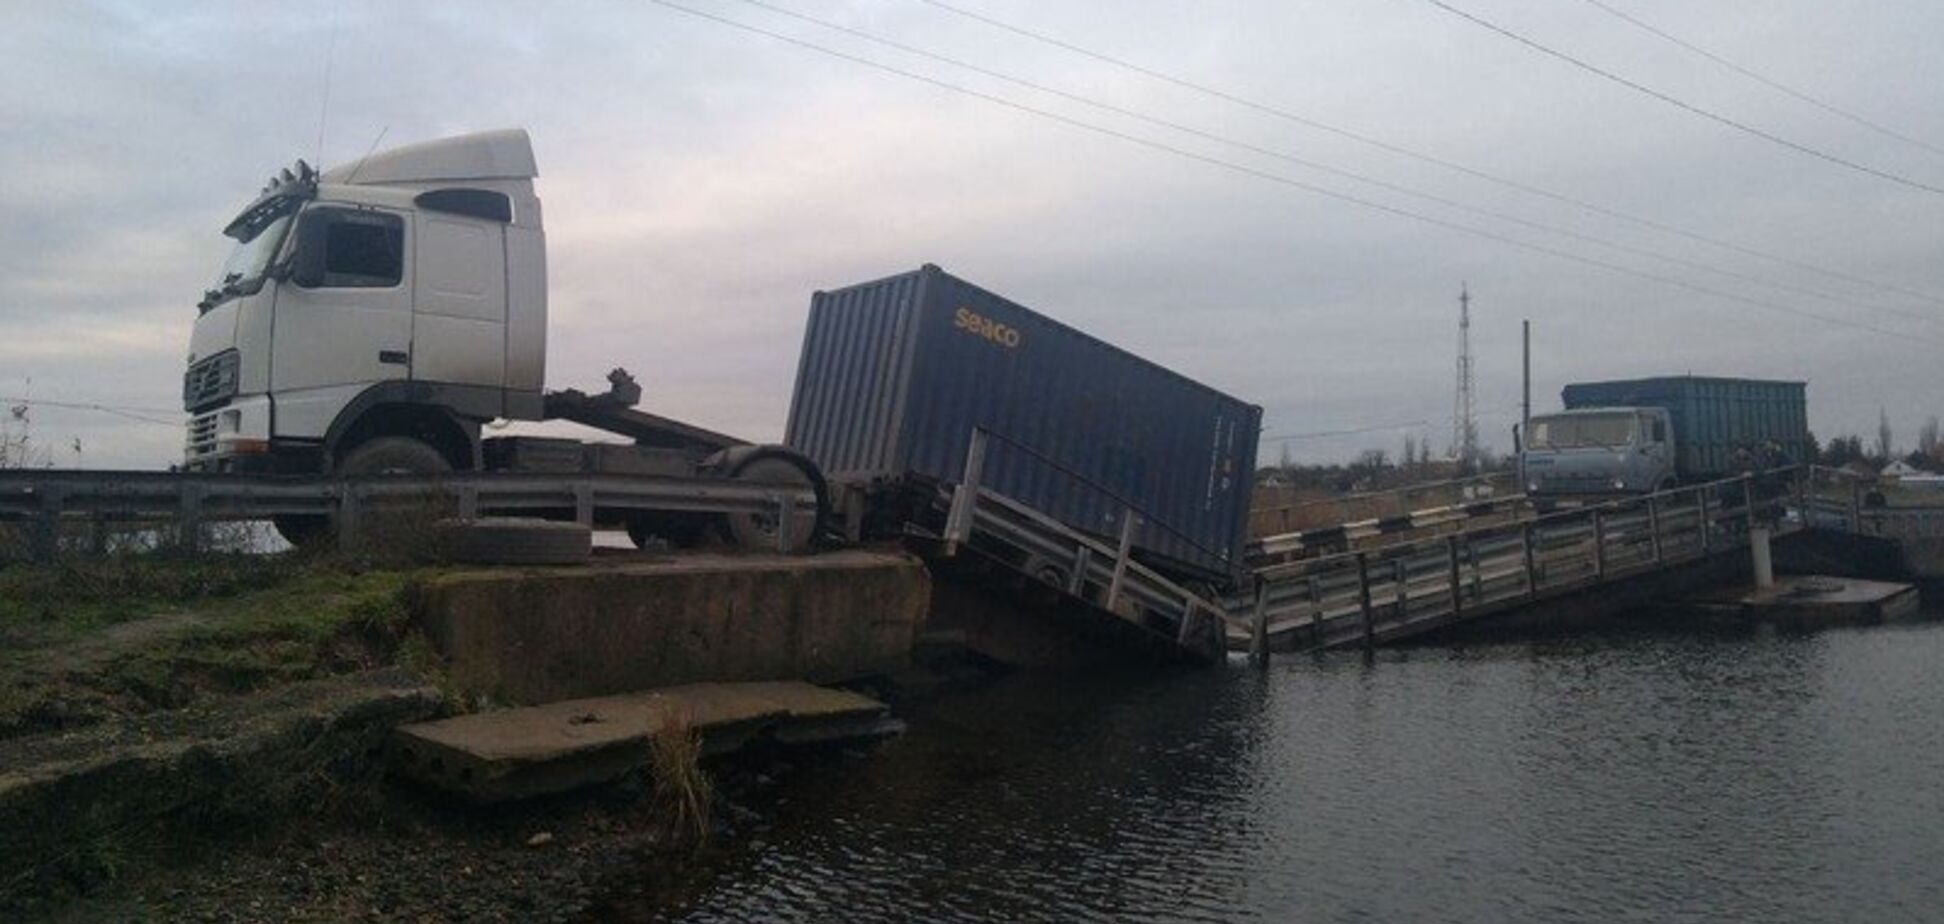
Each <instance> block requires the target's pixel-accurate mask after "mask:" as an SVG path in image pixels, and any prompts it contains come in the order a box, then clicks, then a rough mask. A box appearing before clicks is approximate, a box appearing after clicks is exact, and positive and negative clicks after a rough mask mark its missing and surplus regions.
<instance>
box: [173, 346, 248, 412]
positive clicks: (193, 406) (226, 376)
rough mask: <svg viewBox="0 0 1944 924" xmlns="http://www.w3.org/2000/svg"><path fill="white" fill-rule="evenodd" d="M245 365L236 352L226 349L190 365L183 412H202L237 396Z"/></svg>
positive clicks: (183, 378) (183, 400)
mask: <svg viewBox="0 0 1944 924" xmlns="http://www.w3.org/2000/svg"><path fill="white" fill-rule="evenodd" d="M241 365H242V362H241V358H240V357H239V356H238V354H237V352H236V351H235V350H224V351H223V352H221V353H218V354H216V355H214V356H210V357H207V358H205V359H204V360H203V361H202V362H199V363H197V364H195V365H193V366H190V367H189V371H188V372H186V373H183V376H182V408H183V410H186V411H200V410H202V409H204V408H207V407H210V406H212V405H215V404H220V403H222V402H224V401H227V400H229V399H230V398H233V397H235V396H236V385H237V382H236V380H237V373H238V370H239V368H240V367H241Z"/></svg>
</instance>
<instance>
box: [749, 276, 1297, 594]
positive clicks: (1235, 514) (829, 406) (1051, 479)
mask: <svg viewBox="0 0 1944 924" xmlns="http://www.w3.org/2000/svg"><path fill="white" fill-rule="evenodd" d="M1261 422H1262V409H1261V408H1259V407H1256V406H1255V405H1252V404H1248V403H1247V402H1244V401H1241V400H1238V399H1236V398H1233V397H1230V396H1228V395H1226V394H1223V393H1222V392H1219V391H1217V390H1215V389H1213V388H1210V387H1208V386H1207V385H1203V384H1201V383H1199V382H1196V381H1194V380H1192V379H1189V378H1187V377H1186V376H1183V375H1180V374H1178V373H1175V372H1172V371H1170V370H1168V369H1165V368H1162V367H1161V366H1158V365H1156V364H1154V363H1152V362H1149V361H1147V360H1145V359H1142V358H1140V357H1138V356H1135V355H1134V354H1132V353H1129V352H1127V351H1125V350H1122V349H1119V348H1118V347H1114V346H1112V345H1110V344H1107V343H1104V342H1102V341H1100V340H1097V339H1095V338H1093V337H1090V336H1088V335H1086V334H1083V333H1081V332H1080V331H1078V330H1075V329H1073V328H1071V327H1068V326H1066V325H1064V324H1061V323H1059V322H1057V321H1054V320H1052V319H1050V318H1048V317H1046V316H1044V315H1041V314H1038V313H1036V312H1034V311H1031V310H1029V309H1027V308H1025V307H1023V306H1021V305H1018V304H1015V303H1013V302H1010V301H1007V300H1006V299H1004V298H1001V297H999V296H998V295H994V294H993V293H991V292H988V291H986V290H984V289H981V288H979V287H978V286H975V285H973V284H971V283H969V282H966V281H964V280H961V279H958V278H956V277H954V276H952V275H951V274H949V273H946V272H945V271H944V270H941V269H939V268H938V267H936V266H931V265H926V266H924V267H923V268H921V269H918V270H916V271H913V272H909V273H904V274H901V275H898V276H893V277H890V278H888V279H880V280H877V281H874V282H867V283H863V284H860V285H856V286H851V287H848V288H844V289H838V290H834V291H827V292H818V293H816V295H815V296H814V297H813V299H812V301H811V305H810V317H809V320H808V322H807V325H806V327H805V330H804V336H803V354H802V358H801V359H800V360H799V363H798V366H797V381H796V391H795V395H794V397H793V399H792V401H791V405H790V418H789V429H788V435H787V436H786V437H785V443H786V444H787V445H789V446H791V447H794V448H795V449H796V450H797V451H799V452H802V453H804V454H805V455H807V456H809V457H810V458H812V459H814V460H816V464H817V465H818V466H820V467H821V469H822V471H823V472H824V474H825V477H827V478H828V479H829V480H830V482H831V484H832V486H833V487H834V488H843V489H847V490H848V491H849V492H850V493H852V494H855V493H857V492H860V491H862V492H870V491H872V490H874V489H878V488H883V489H886V490H896V489H898V488H899V487H909V486H912V485H914V484H915V485H918V486H919V487H920V489H921V490H920V491H919V492H918V493H919V494H920V496H935V492H930V493H929V494H928V493H927V492H925V491H923V490H922V489H923V488H924V486H926V485H936V484H951V483H955V482H957V481H959V480H960V479H961V478H963V475H964V470H965V459H966V450H967V447H968V445H969V443H970V441H971V439H972V433H973V430H974V429H975V428H976V429H980V430H984V431H985V432H986V433H987V434H988V435H989V436H988V440H987V447H986V451H985V456H984V464H983V466H982V469H981V483H982V484H983V485H984V486H985V487H988V488H990V489H992V490H994V491H997V492H999V493H1001V494H1004V495H1006V496H1008V497H1010V498H1012V499H1013V500H1016V501H1019V502H1020V503H1023V504H1025V505H1027V506H1029V507H1031V508H1032V509H1034V510H1036V511H1039V512H1040V513H1042V514H1044V515H1046V516H1048V517H1051V518H1053V519H1056V520H1059V521H1060V522H1062V523H1064V524H1066V525H1067V526H1068V527H1070V528H1073V529H1077V530H1080V531H1082V532H1087V533H1091V534H1094V535H1097V536H1101V537H1109V538H1111V537H1114V536H1116V535H1118V534H1119V532H1120V530H1121V523H1122V518H1123V517H1124V516H1126V515H1127V513H1128V511H1129V510H1133V511H1134V512H1135V513H1136V515H1137V516H1138V517H1139V518H1140V520H1139V523H1138V524H1137V532H1136V534H1135V535H1136V538H1135V541H1134V546H1133V550H1134V552H1135V555H1136V557H1139V558H1141V559H1142V560H1143V561H1145V562H1146V563H1148V564H1149V565H1151V566H1153V567H1155V568H1156V569H1157V570H1159V571H1162V572H1163V573H1165V574H1168V575H1170V576H1171V577H1175V578H1177V579H1179V580H1190V581H1206V582H1208V583H1212V584H1216V585H1218V586H1219V585H1225V584H1227V583H1228V582H1229V581H1230V579H1231V578H1233V577H1234V576H1235V575H1236V574H1237V573H1238V572H1239V570H1240V569H1241V568H1242V544H1243V542H1244V539H1245V531H1246V529H1247V526H1248V518H1249V501H1250V494H1251V491H1252V489H1253V478H1252V475H1253V473H1254V471H1255V458H1256V440H1257V437H1258V436H1259V430H1260V428H1261ZM862 506H863V507H864V508H865V509H871V510H896V509H897V505H895V504H884V503H878V502H873V503H870V504H866V505H862ZM906 516H910V517H911V518H913V519H917V520H921V519H922V515H920V514H906ZM898 519H903V516H901V517H899V518H898ZM857 531H858V532H862V533H864V534H870V533H872V532H874V530H872V529H870V528H868V526H867V527H866V528H864V529H861V530H857Z"/></svg>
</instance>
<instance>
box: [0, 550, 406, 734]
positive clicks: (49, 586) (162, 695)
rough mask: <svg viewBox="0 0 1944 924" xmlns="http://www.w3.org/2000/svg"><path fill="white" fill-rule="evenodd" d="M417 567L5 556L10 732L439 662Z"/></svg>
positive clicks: (0, 610)
mask: <svg viewBox="0 0 1944 924" xmlns="http://www.w3.org/2000/svg"><path fill="white" fill-rule="evenodd" d="M417 578H418V572H415V571H410V570H364V569H360V568H356V567H351V566H347V565H346V564H345V563H343V562H338V561H331V560H326V559H319V558H315V557H306V556H302V555H299V554H295V553H293V554H286V555H248V554H227V555H198V556H157V555H126V556H109V557H105V558H86V559H83V558H76V559H68V560H62V561H59V562H56V563H52V564H23V563H16V564H11V565H0V739H4V738H6V737H11V736H14V735H20V734H29V733H33V732H36V731H46V730H53V729H59V728H68V727H74V726H79V725H87V724H92V723H94V722H98V721H102V720H105V719H109V718H113V717H116V716H125V715H136V714H141V713H145V712H148V711H152V710H156V709H172V708H179V707H182V706H186V705H191V704H193V703H196V702H198V701H201V700H203V699H205V698H207V697H211V696H219V695H227V694H233V693H244V692H250V691H254V690H260V689H264V688H267V687H271V686H275V685H278V684H283V683H292V682H296V681H301V680H308V679H313V678H317V677H324V676H330V675H334V674H340V673H347V672H350V671H356V670H363V669H367V668H371V667H380V666H385V665H389V664H396V663H400V662H408V666H415V667H426V668H429V667H430V660H431V659H430V657H429V654H428V652H427V651H426V648H425V646H424V644H423V642H422V641H418V640H416V636H414V635H413V634H412V633H411V631H410V613H411V597H412V593H413V590H414V587H415V584H416V582H417ZM412 662H417V663H412Z"/></svg>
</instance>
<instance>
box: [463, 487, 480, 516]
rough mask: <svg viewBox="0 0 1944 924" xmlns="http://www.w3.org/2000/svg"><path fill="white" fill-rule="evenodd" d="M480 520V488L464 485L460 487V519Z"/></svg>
mask: <svg viewBox="0 0 1944 924" xmlns="http://www.w3.org/2000/svg"><path fill="white" fill-rule="evenodd" d="M478 518H479V486H478V485H471V484H462V485H460V486H459V519H462V520H476V519H478Z"/></svg>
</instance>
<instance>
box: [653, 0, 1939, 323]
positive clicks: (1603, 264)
mask: <svg viewBox="0 0 1944 924" xmlns="http://www.w3.org/2000/svg"><path fill="white" fill-rule="evenodd" d="M649 2H651V3H654V4H655V5H657V6H661V7H666V8H668V9H671V10H675V11H677V12H680V13H684V14H687V15H689V16H693V17H696V18H698V19H706V20H709V21H711V22H715V23H718V24H721V25H725V26H729V27H731V28H735V29H740V30H742V31H745V32H751V33H754V34H757V35H762V36H766V37H769V38H772V39H775V40H777V41H780V42H785V43H787V44H791V45H795V46H797V47H800V48H804V49H807V50H810V51H815V52H817V53H819V54H823V55H828V56H830V57H833V58H838V59H840V60H844V61H850V62H852V63H854V64H859V65H862V66H864V67H869V68H873V69H876V70H880V71H884V72H886V73H890V74H895V75H897V76H900V77H904V78H906V79H908V80H913V81H917V82H919V83H924V84H929V85H931V86H934V87H938V88H940V89H945V90H951V91H952V92H955V93H961V94H964V95H966V96H970V97H973V98H975V99H981V100H984V101H986V102H989V103H992V104H994V105H998V106H1004V107H1006V108H1008V109H1012V110H1015V111H1018V112H1023V113H1026V114H1028V115H1034V116H1038V117H1040V118H1043V119H1048V120H1051V121H1054V122H1059V123H1061V124H1063V125H1067V126H1070V127H1073V128H1078V129H1081V130H1083V131H1088V132H1092V133H1094V134H1098V135H1104V136H1106V137H1110V138H1117V139H1119V140H1122V141H1126V142H1129V143H1132V144H1138V145H1141V146H1143V147H1147V148H1151V149H1153V150H1157V151H1161V152H1163V153H1167V154H1173V155H1175V156H1177V157H1182V158H1186V159H1188V160H1193V161H1197V162H1199V163H1203V164H1207V165H1210V166H1214V167H1219V168H1222V169H1224V170H1228V171H1232V172H1234V173H1239V174H1243V175H1245V176H1252V177H1255V178H1257V179H1262V180H1267V181H1269V182H1271V183H1276V184H1279V185H1282V186H1287V187H1290V188H1292V189H1301V190H1304V191H1306V192H1311V193H1314V194H1316V195H1319V196H1324V197H1327V198H1331V199H1336V200H1338V201H1341V202H1347V203H1350V204H1353V205H1360V206H1363V207H1364V208H1368V209H1372V210H1375V211H1379V212H1384V213H1386V214H1390V215H1396V216H1398V217H1402V218H1409V219H1412V220H1414V221H1419V222H1422V223H1425V224H1429V225H1434V226H1437V227H1440V228H1445V229H1447V230H1451V231H1457V232H1459V233H1461V234H1469V235H1472V236H1474V237H1479V238H1482V239H1485V240H1490V241H1496V242H1498V243H1501V244H1505V245H1507V246H1510V247H1516V248H1519V249H1521V250H1528V251H1531V252H1533V253H1540V254H1546V255H1548V256H1552V257H1556V258H1558V259H1562V260H1567V261H1571V262H1574V263H1580V264H1584V265H1587V266H1594V267H1598V268H1601V269H1605V270H1608V271H1611V272H1614V273H1619V274H1621V275H1626V276H1634V277H1637V278H1641V279H1648V280H1652V281H1654V282H1659V283H1661V284H1663V285H1668V286H1672V287H1674V288H1678V289H1683V290H1686V291H1689V292H1695V293H1698V294H1702V295H1708V296H1712V297H1715V298H1720V299H1725V300H1728V301H1733V302H1740V303H1742V304H1745V305H1750V306H1752V307H1756V308H1761V309H1764V310H1768V311H1777V312H1781V313H1783V314H1790V315H1795V316H1797V317H1802V318H1809V319H1813V320H1818V321H1822V322H1824V323H1826V324H1830V325H1833V326H1836V327H1849V328H1855V329H1858V330H1867V331H1871V332H1874V333H1878V334H1882V335H1884V336H1887V337H1892V338H1896V339H1899V340H1911V339H1917V340H1929V341H1931V342H1944V341H1938V340H1937V339H1936V338H1930V337H1919V336H1917V335H1915V334H1911V333H1908V332H1903V331H1894V330H1890V329H1888V328H1883V327H1878V326H1876V325H1873V324H1865V323H1863V322H1860V321H1853V320H1849V319H1846V318H1840V317H1834V316H1831V315H1825V314H1818V313H1816V312H1813V311H1806V310H1803V309H1800V308H1796V307H1793V306H1789V305H1783V304H1779V303H1776V302H1769V301H1763V300H1761V299H1755V298H1749V297H1747V296H1742V295H1736V294H1734V293H1732V292H1724V291H1722V290H1719V289H1714V288H1710V287H1708V286H1703V285H1697V284H1695V283H1691V282H1687V281H1684V280H1680V279H1675V278H1672V277H1668V276H1662V275H1659V274H1656V273H1650V272H1647V271H1645V270H1639V269H1635V268H1633V267H1630V266H1626V265H1624V264H1619V263H1614V262H1611V261H1608V260H1602V259H1599V258H1597V257H1589V256H1585V255H1583V254H1576V253H1573V252H1571V251H1565V250H1560V249H1558V248H1555V247H1548V246H1546V245H1543V244H1534V243H1532V242H1530V241H1524V240H1520V239H1518V238H1514V237H1508V236H1506V235H1504V234H1500V233H1498V232H1495V231H1491V230H1488V229H1485V228H1479V227H1476V226H1472V225H1467V224H1463V223H1461V222H1456V221H1449V220H1446V219H1443V218H1438V217H1435V216H1431V215H1426V214H1423V213H1421V212H1413V211H1411V210H1409V209H1404V208H1398V207H1396V206H1392V205H1386V204H1384V203H1381V202H1376V201H1373V200H1370V199H1364V198H1361V197H1359V196H1354V195H1351V194H1349V193H1345V192H1340V191H1338V190H1334V189H1330V188H1328V187H1324V186H1317V185H1315V184H1313V183H1307V182H1304V181H1302V180H1298V179H1294V178H1292V177H1287V176H1284V175H1282V174H1279V173H1271V172H1269V171H1267V170H1261V169H1258V168H1255V167H1251V166H1248V165H1246V164H1239V163H1236V162H1234V161H1229V160H1223V159H1221V158H1219V157H1214V156H1211V155H1208V154H1202V153H1198V152H1195V151H1190V150H1187V149H1186V148H1178V147H1175V146H1173V145H1170V144H1167V143H1165V142H1160V141H1156V140H1154V139H1152V138H1144V137H1141V136H1139V135H1134V134H1130V133H1128V132H1124V131H1120V130H1118V129H1114V128H1109V127H1107V126H1104V125H1096V124H1094V123H1092V122H1087V121H1084V120H1081V119H1076V118H1073V117H1071V116H1067V115H1062V114H1060V113H1056V112H1051V111H1048V110H1045V109H1039V108H1035V107H1033V106H1029V105H1027V104H1025V103H1020V102H1016V101H1014V100H1010V99H1006V98H1005V97H1002V96H995V95H993V94H990V93H985V92H982V91H979V90H974V89H971V88H970V87H965V86H961V85H959V84H955V83H951V82H950V81H946V80H940V79H938V78H936V77H930V76H927V75H924V74H920V73H917V72H915V71H908V70H904V69H903V68H899V67H896V66H893V65H890V64H885V63H883V62H880V61H875V60H872V59H870V58H865V57H862V56H859V55H853V54H850V53H848V52H844V51H839V50H837V49H834V48H829V47H826V46H823V45H818V44H816V43H815V42H811V41H808V40H805V39H800V38H797V37H795V36H791V35H786V34H784V33H781V32H776V31H774V30H771V29H765V28H762V27H760V26H753V25H750V24H748V23H744V22H739V21H737V20H734V19H730V18H728V17H725V16H719V15H716V14H714V13H708V12H704V11H702V10H698V9H695V8H693V7H688V6H683V5H682V4H680V3H676V2H673V0H649Z"/></svg>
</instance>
